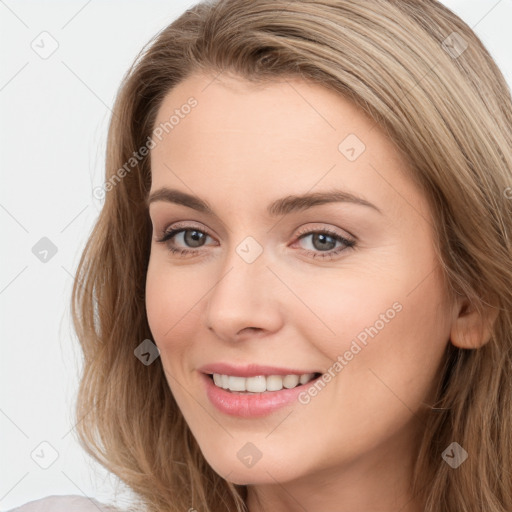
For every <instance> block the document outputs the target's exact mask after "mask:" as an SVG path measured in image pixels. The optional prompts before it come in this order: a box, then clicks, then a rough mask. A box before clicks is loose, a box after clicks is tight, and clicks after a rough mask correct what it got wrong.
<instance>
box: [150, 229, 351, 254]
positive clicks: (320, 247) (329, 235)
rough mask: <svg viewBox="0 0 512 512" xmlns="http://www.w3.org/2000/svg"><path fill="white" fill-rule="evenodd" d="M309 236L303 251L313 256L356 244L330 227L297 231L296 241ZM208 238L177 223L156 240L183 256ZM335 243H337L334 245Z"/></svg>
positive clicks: (194, 251)
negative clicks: (308, 241) (306, 246)
mask: <svg viewBox="0 0 512 512" xmlns="http://www.w3.org/2000/svg"><path fill="white" fill-rule="evenodd" d="M310 237H311V239H310V243H309V244H308V245H309V246H310V248H309V249H305V252H306V253H307V255H308V256H312V257H313V258H322V259H323V258H329V259H332V258H333V257H335V256H336V255H338V254H339V253H341V252H342V251H344V250H346V249H350V248H353V247H355V245H356V241H355V240H353V239H351V238H350V239H349V238H345V237H344V236H342V235H340V234H339V233H337V232H335V231H333V230H330V229H322V230H312V229H310V230H302V231H300V232H299V233H298V238H297V240H296V243H298V242H302V241H303V240H307V239H308V238H310ZM208 238H210V239H213V238H212V237H211V236H210V235H209V234H208V233H207V232H205V231H203V230H201V229H198V228H197V227H194V226H190V225H178V226H176V227H174V228H173V229H171V230H169V231H166V232H165V233H164V234H163V235H162V236H161V237H160V238H159V239H157V242H158V243H164V244H166V245H167V247H168V249H169V251H170V252H171V253H172V254H177V255H179V256H185V255H187V254H188V255H193V254H197V253H198V252H200V251H199V249H200V248H201V247H203V246H204V245H205V244H206V241H207V239H208ZM337 244H339V245H338V246H337V247H336V245H337ZM180 246H181V247H180ZM183 246H184V247H183Z"/></svg>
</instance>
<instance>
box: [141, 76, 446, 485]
mask: <svg viewBox="0 0 512 512" xmlns="http://www.w3.org/2000/svg"><path fill="white" fill-rule="evenodd" d="M221 79H222V80H221V81H220V80H214V78H213V76H201V75H193V76H191V77H190V78H189V79H187V80H186V81H184V82H182V83H181V84H179V85H178V86H177V87H175V88H174V89H173V90H172V91H171V92H170V93H169V94H168V95H167V96H166V98H165V100H164V102H163V104H162V105H161V108H160V110H159V112H158V116H157V120H156V124H155V127H158V126H160V125H164V124H165V123H166V122H167V125H166V129H164V130H162V129H160V131H159V132H158V133H159V134H160V137H161V141H160V140H159V139H158V138H154V142H156V146H155V147H154V148H153V149H152V151H151V169H152V184H151V191H150V207H149V210H150V215H151V220H152V224H153V239H152V244H151V257H150V262H149V269H148V274H147V287H146V291H147V296H146V305H147V314H148V320H149V325H150V327H151V332H152V334H153V336H154V341H155V343H156V345H157V346H158V348H159V350H160V355H161V362H162V364H163V367H164V370H165V374H166V376H167V381H168V383H169V386H170V388H171V390H172V393H173V395H174V397H175V399H176V401H177V403H178V405H179V407H180V409H181V411H182V413H183V415H184V417H185V419H186V421H187V423H188V425H189V427H190V429H191V431H192V433H193V435H194V436H195V438H196V440H197V442H198V444H199V446H200V448H201V450H202V452H203V454H204V456H205V458H206V459H207V460H208V462H209V463H210V465H211V466H212V467H213V469H214V470H215V471H217V472H218V473H219V474H220V475H221V476H223V477H224V478H226V479H227V480H229V481H232V482H235V483H240V484H247V483H249V484H264V483H269V484H274V483H276V482H281V483H283V482H290V481H293V480H303V479H304V478H310V479H311V478H316V477H318V478H320V477H322V480H321V481H322V482H323V485H327V483H326V482H327V481H328V480H329V478H331V479H333V480H332V481H333V482H334V481H335V480H336V479H337V478H338V477H339V476H341V474H347V472H348V471H351V472H352V474H353V472H354V471H355V470H356V468H359V469H360V470H361V471H362V473H361V474H366V475H369V471H370V468H373V469H375V468H377V466H379V467H381V477H382V468H384V467H391V466H389V465H387V463H388V461H389V464H394V466H393V467H396V468H397V471H400V469H399V468H409V466H410V464H411V463H412V460H413V456H412V451H411V450H412V446H413V445H414V443H415V442H416V440H417V434H418V432H420V431H421V430H422V428H424V426H423V423H422V416H421V415H422V412H424V410H425V409H426V403H427V402H428V400H429V398H431V392H432V385H433V382H434V380H435V374H436V371H437V369H438V366H439V364H440V361H441V359H442V355H443V352H444V350H445V347H446V345H447V343H448V340H449V336H450V325H451V320H450V319H451V311H450V308H449V307H447V304H448V303H447V302H446V296H445V292H444V290H445V288H444V284H443V280H442V277H441V271H440V267H439V266H438V265H437V261H436V255H435V251H434V245H433V244H434V239H433V220H432V215H431V211H430V209H429V207H428V204H427V202H426V199H425V197H424V196H423V194H422V193H421V192H420V191H419V189H418V188H417V187H416V186H415V185H414V183H413V182H412V181H411V179H410V178H409V177H408V176H407V173H408V169H407V165H406V163H405V161H404V160H403V159H402V158H401V156H400V154H399V153H398V151H397V149H396V148H395V146H394V145H393V144H392V143H391V142H390V141H389V140H388V139H387V138H386V137H385V136H384V134H383V132H382V131H381V130H380V129H379V128H378V127H377V126H375V125H374V123H372V121H370V120H369V118H367V117H365V116H364V115H363V114H362V113H361V111H359V110H358V109H356V108H355V107H354V106H353V105H352V104H351V103H349V102H347V101H346V100H345V99H344V98H342V97H340V96H339V95H337V94H336V93H334V92H332V91H329V90H327V89H324V88H323V87H321V86H319V85H314V84H309V83H307V82H304V81H301V80H299V79H294V80H284V79H283V80H280V81H276V82H273V83H272V84H267V85H265V86H255V85H251V84H250V83H248V82H246V81H245V80H243V79H241V78H234V77H231V78H227V77H226V75H222V76H221ZM190 97H193V98H194V99H195V100H190ZM185 105H194V106H193V107H191V108H187V107H184V106H185ZM173 115H174V118H173V120H172V121H171V122H169V119H170V118H171V116H173ZM162 132H163V136H161V134H162ZM166 132H168V133H166ZM172 191H175V192H172ZM335 192H337V193H338V196H329V197H327V194H334V193H335ZM303 196H304V197H303ZM324 196H325V197H324ZM355 198H358V199H355ZM205 204H206V205H207V206H208V208H206V207H205ZM173 229H175V230H178V231H177V232H176V233H175V234H174V236H172V237H171V238H169V239H168V240H167V241H166V242H159V241H158V240H160V239H161V238H162V237H163V236H164V235H165V233H166V232H167V233H168V232H170V231H171V230H173ZM172 250H176V251H177V252H171V251H172ZM180 251H183V252H180ZM215 365H217V366H215ZM212 373H219V374H223V375H226V377H215V379H216V380H217V381H218V383H219V385H220V387H217V385H216V384H215V383H214V382H213V380H212V378H211V377H209V376H208V375H207V374H212ZM322 373H323V374H324V375H323V376H321V377H319V378H316V379H314V380H313V381H311V382H309V383H306V384H304V385H301V386H300V387H297V388H293V386H294V385H295V384H296V383H297V381H299V384H300V382H301V381H300V380H299V379H300V377H299V375H302V374H309V375H307V377H303V379H302V381H305V379H307V378H311V376H312V375H311V374H314V375H313V377H317V375H318V374H322ZM276 375H277V376H276ZM284 375H290V376H289V377H286V378H284V379H283V376H284ZM271 376H273V377H271ZM230 377H234V378H230ZM236 377H238V378H236ZM249 377H252V379H250V378H249ZM226 384H227V385H229V386H230V387H231V388H232V389H233V390H232V391H230V390H225V389H222V386H223V385H226ZM244 385H247V386H248V387H249V389H252V390H253V392H254V393H253V394H247V393H244V394H240V393H239V392H236V391H234V390H235V389H243V388H242V387H241V386H244ZM282 386H284V388H283V389H282V390H281V391H278V390H277V389H279V388H280V387H282ZM267 387H268V388H269V389H270V390H267V391H265V392H261V391H260V390H261V389H267ZM272 389H274V390H273V391H272ZM391 461H395V462H391ZM365 471H366V473H365ZM392 473H393V471H390V474H392ZM382 478H383V480H385V479H386V478H388V475H384V477H382ZM389 478H391V477H389ZM326 479H327V480H326Z"/></svg>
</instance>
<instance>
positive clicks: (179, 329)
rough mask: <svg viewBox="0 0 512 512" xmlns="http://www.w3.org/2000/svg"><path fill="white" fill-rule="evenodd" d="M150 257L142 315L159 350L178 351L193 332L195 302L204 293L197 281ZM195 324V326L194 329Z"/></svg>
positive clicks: (158, 258)
mask: <svg viewBox="0 0 512 512" xmlns="http://www.w3.org/2000/svg"><path fill="white" fill-rule="evenodd" d="M161 259H163V258H160V257H158V256H157V257H156V258H153V259H150V263H149V267H148V272H147V278H146V314H147V317H148V323H149V327H150V329H151V333H152V335H153V338H154V341H155V343H156V344H157V346H158V348H159V349H160V350H161V351H162V350H163V351H168V350H179V349H180V347H181V346H185V345H186V344H187V343H188V342H189V341H188V340H190V339H191V337H192V336H193V332H194V330H195V331H197V318H196V315H197V314H198V311H199V309H198V308H197V305H198V302H199V301H200V299H201V297H202V296H203V295H204V293H205V292H206V289H205V290H203V289H202V288H203V286H201V285H200V283H201V280H200V279H197V278H194V276H193V275H191V274H190V272H184V271H180V269H179V268H174V267H171V265H169V264H165V261H161ZM194 327H195V329H194Z"/></svg>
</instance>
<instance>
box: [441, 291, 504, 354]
mask: <svg viewBox="0 0 512 512" xmlns="http://www.w3.org/2000/svg"><path fill="white" fill-rule="evenodd" d="M483 308H484V309H483V311H482V312H481V313H480V312H479V311H478V310H477V309H476V308H475V307H474V305H473V304H471V303H470V302H469V300H468V299H466V300H464V301H463V302H462V304H459V307H458V311H457V312H456V313H455V318H454V321H453V324H452V329H451V331H450V341H451V342H452V344H453V345H455V346H456V347H459V348H465V349H476V348H480V347H482V346H483V345H485V344H486V343H488V342H489V340H490V339H491V334H492V329H493V326H494V322H495V321H496V318H497V316H498V313H499V308H497V307H493V306H490V305H484V306H483Z"/></svg>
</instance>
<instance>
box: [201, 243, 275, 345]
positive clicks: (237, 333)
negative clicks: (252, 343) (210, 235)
mask: <svg viewBox="0 0 512 512" xmlns="http://www.w3.org/2000/svg"><path fill="white" fill-rule="evenodd" d="M267 263H268V261H267V259H266V257H265V251H264V252H263V253H262V254H261V255H260V256H259V257H258V258H257V259H256V260H255V261H253V262H252V263H247V262H246V261H244V260H243V259H242V258H241V257H240V256H239V255H238V254H237V253H236V251H234V250H233V251H232V252H231V254H230V255H229V257H227V258H226V261H225V264H224V265H222V267H221V271H219V274H218V277H217V279H216V281H215V284H214V285H213V287H212V289H211V291H210V293H209V294H208V295H207V296H206V302H207V305H206V311H205V322H206V326H207V327H208V329H209V330H210V331H212V332H213V333H215V335H216V336H217V337H218V338H220V339H222V340H224V341H231V342H232V341H241V340H243V339H246V338H247V337H255V336H256V337H260V336H264V335H266V334H269V333H272V332H276V331H278V330H279V329H280V327H281V325H282V316H281V315H282V308H281V300H280V297H281V296H282V294H283V286H282V283H280V282H279V280H278V279H277V278H276V276H275V274H274V273H273V272H272V271H271V270H269V268H268V267H267Z"/></svg>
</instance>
